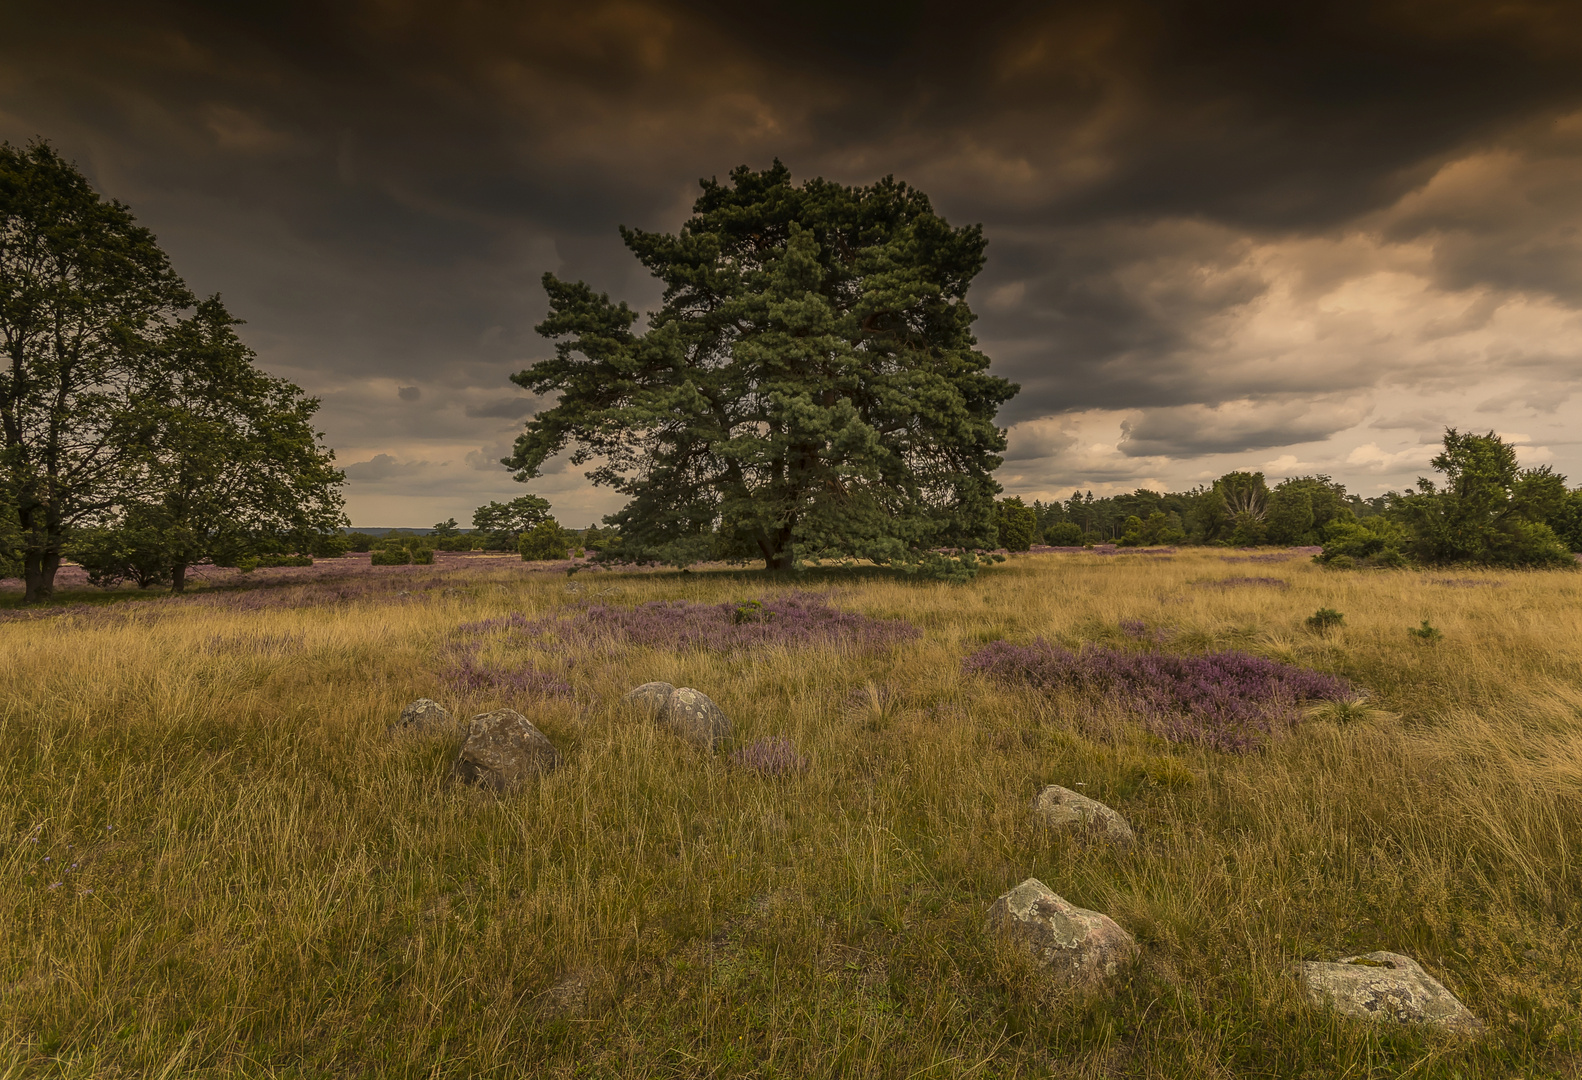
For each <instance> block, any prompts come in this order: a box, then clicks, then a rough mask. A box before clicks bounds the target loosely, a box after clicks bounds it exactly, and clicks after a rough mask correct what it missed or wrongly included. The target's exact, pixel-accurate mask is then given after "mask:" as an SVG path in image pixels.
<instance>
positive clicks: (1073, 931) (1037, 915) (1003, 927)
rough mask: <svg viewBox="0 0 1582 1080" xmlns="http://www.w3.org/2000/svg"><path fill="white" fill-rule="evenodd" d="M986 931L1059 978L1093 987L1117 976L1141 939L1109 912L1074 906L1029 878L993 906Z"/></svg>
mask: <svg viewBox="0 0 1582 1080" xmlns="http://www.w3.org/2000/svg"><path fill="white" fill-rule="evenodd" d="M987 929H988V931H989V932H991V933H998V934H1002V935H1004V936H1005V937H1007V938H1009V939H1010V940H1011V941H1013V942H1015V943H1016V944H1017V945H1018V946H1019V947H1021V948H1022V949H1025V950H1026V951H1027V952H1028V954H1029V955H1031V956H1032V957H1033V959H1034V960H1036V961H1037V962H1038V963H1039V964H1041V965H1042V966H1043V967H1044V969H1045V970H1046V971H1047V972H1048V973H1049V974H1050V976H1051V977H1052V978H1053V979H1054V981H1055V982H1056V983H1057V984H1058V985H1061V986H1063V987H1067V988H1070V989H1074V990H1080V989H1091V988H1093V987H1095V986H1097V985H1099V984H1101V983H1103V982H1104V981H1105V980H1107V979H1109V978H1111V977H1113V976H1114V975H1116V974H1117V973H1118V972H1119V971H1120V970H1121V968H1122V967H1123V966H1124V965H1125V964H1126V963H1127V962H1128V961H1129V960H1130V959H1131V958H1132V957H1133V956H1134V955H1135V954H1136V952H1137V942H1136V941H1135V940H1133V938H1132V936H1131V935H1130V934H1128V933H1127V932H1126V931H1125V930H1122V929H1121V928H1120V927H1119V926H1117V925H1116V924H1115V921H1114V920H1113V919H1111V918H1110V917H1109V916H1108V915H1103V914H1100V913H1099V912H1097V911H1088V910H1086V909H1085V908H1079V907H1074V906H1072V905H1071V904H1068V903H1066V901H1065V900H1064V899H1062V898H1061V897H1059V896H1057V895H1055V893H1054V891H1053V890H1051V889H1050V888H1049V886H1047V885H1045V884H1044V883H1043V882H1042V881H1039V880H1038V879H1037V878H1028V879H1027V880H1026V881H1024V882H1022V883H1021V884H1020V885H1018V886H1017V887H1016V888H1014V889H1012V890H1011V891H1010V892H1008V893H1006V894H1005V895H1004V896H1002V897H1000V898H999V899H998V900H996V901H995V902H994V905H993V906H992V907H990V908H989V918H988V924H987Z"/></svg>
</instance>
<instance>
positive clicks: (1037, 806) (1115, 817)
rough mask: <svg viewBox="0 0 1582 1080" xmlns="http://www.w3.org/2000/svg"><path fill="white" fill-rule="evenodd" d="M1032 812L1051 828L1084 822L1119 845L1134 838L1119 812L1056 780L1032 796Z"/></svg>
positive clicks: (1128, 843) (1124, 844)
mask: <svg viewBox="0 0 1582 1080" xmlns="http://www.w3.org/2000/svg"><path fill="white" fill-rule="evenodd" d="M1033 813H1035V814H1037V815H1038V818H1039V820H1041V821H1042V822H1043V823H1044V824H1045V825H1048V826H1050V827H1051V828H1063V827H1065V826H1068V825H1077V826H1087V827H1088V828H1091V829H1093V830H1095V831H1097V832H1099V833H1102V834H1103V835H1104V836H1105V838H1106V839H1108V840H1109V841H1110V842H1111V843H1113V844H1116V845H1118V846H1120V847H1130V846H1131V844H1132V841H1133V840H1134V839H1136V838H1135V837H1134V836H1132V827H1131V826H1130V825H1128V824H1127V823H1126V819H1125V818H1123V817H1121V815H1120V814H1118V813H1116V812H1115V811H1114V810H1111V809H1110V808H1109V807H1108V806H1105V805H1104V804H1103V803H1101V802H1099V801H1098V800H1096V799H1090V798H1088V797H1087V796H1086V795H1081V794H1078V793H1077V792H1075V791H1072V790H1071V789H1070V788H1063V787H1061V786H1060V785H1059V784H1050V785H1049V786H1048V787H1046V788H1045V789H1044V790H1043V791H1040V792H1039V793H1038V797H1037V798H1035V799H1034V800H1033Z"/></svg>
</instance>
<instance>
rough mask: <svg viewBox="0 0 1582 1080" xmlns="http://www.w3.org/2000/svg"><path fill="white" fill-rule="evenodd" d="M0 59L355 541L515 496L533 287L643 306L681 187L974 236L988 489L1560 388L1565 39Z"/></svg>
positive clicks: (1138, 27)
mask: <svg viewBox="0 0 1582 1080" xmlns="http://www.w3.org/2000/svg"><path fill="white" fill-rule="evenodd" d="M7 31H8V32H7V34H6V35H5V36H4V37H3V38H0V135H4V137H6V138H9V139H11V140H13V141H18V140H25V139H28V138H30V137H33V136H35V135H42V136H45V137H48V138H50V139H51V140H52V141H54V142H55V143H56V145H58V146H59V147H60V148H61V149H62V150H63V151H64V152H65V153H67V154H68V155H69V156H71V157H73V158H74V159H75V160H77V161H78V162H79V164H80V165H82V167H83V168H84V170H85V171H86V172H88V173H89V175H90V176H91V177H92V178H93V179H94V180H95V182H96V183H98V184H99V185H100V187H101V188H103V189H104V190H105V191H106V192H108V193H109V194H112V195H114V196H116V197H119V198H121V199H123V200H125V201H127V202H129V203H131V204H132V206H133V208H134V210H135V211H136V212H137V213H138V214H139V216H140V217H141V218H142V219H143V220H144V221H145V222H146V223H148V224H149V225H151V226H152V227H153V228H154V229H155V230H156V231H157V232H158V234H159V235H160V238H161V241H162V242H163V243H164V244H165V245H166V247H167V248H168V249H169V250H170V251H171V253H172V255H173V257H174V258H175V260H176V263H177V266H178V269H180V270H181V271H182V273H183V274H184V275H185V276H186V277H187V278H188V280H189V282H190V283H191V284H192V285H193V287H194V288H196V289H198V290H200V291H203V292H212V291H219V292H222V293H223V294H224V295H225V296H226V299H227V301H228V303H230V304H231V306H232V307H233V309H234V310H235V311H236V312H237V314H238V315H240V316H242V317H244V318H246V319H248V320H249V326H248V327H247V329H246V333H247V335H248V340H249V341H250V342H251V343H252V344H253V345H254V346H255V348H257V349H258V351H259V353H260V355H261V357H262V358H263V360H264V362H265V363H266V365H267V366H269V367H271V368H272V369H273V370H277V371H280V372H282V373H284V374H287V375H290V376H291V377H293V378H295V379H297V380H298V381H300V382H302V383H303V384H304V385H305V386H306V387H308V389H310V390H311V391H313V392H315V393H318V394H320V395H321V396H322V397H323V399H324V402H325V408H324V412H323V413H322V418H323V423H324V426H325V427H326V429H327V431H328V432H329V436H330V440H331V442H332V443H333V444H335V445H337V446H340V447H342V448H343V449H344V450H345V453H344V454H343V458H344V459H345V460H348V461H353V462H356V463H359V464H357V465H356V466H355V467H354V470H353V483H352V485H351V488H350V492H351V494H352V496H353V497H354V506H355V505H356V504H355V500H356V498H357V497H359V496H358V493H359V492H371V493H372V492H376V491H377V492H383V493H384V494H383V495H381V497H388V498H395V497H397V495H398V494H399V491H401V490H407V491H412V492H418V491H420V490H421V491H422V492H423V493H424V498H425V499H430V500H431V501H432V498H434V497H437V495H436V493H443V492H444V491H446V490H447V484H451V483H452V481H450V480H448V479H446V476H447V475H448V474H446V473H445V467H442V466H441V465H440V464H439V463H441V462H449V463H451V464H450V465H448V466H446V467H448V468H449V469H450V472H451V473H452V474H457V475H461V474H465V475H466V476H468V477H469V478H476V479H469V481H468V483H469V484H477V483H481V484H487V483H491V482H492V483H496V484H497V488H498V497H504V496H507V495H509V494H511V493H512V485H511V483H510V481H509V479H508V478H507V475H506V473H505V471H504V470H503V469H501V470H500V471H499V473H498V474H492V473H491V472H490V471H489V470H490V469H491V468H492V465H491V464H490V462H491V461H492V460H493V459H495V458H497V457H498V456H499V454H498V453H496V451H497V450H499V448H500V447H508V446H509V442H510V438H511V436H512V433H513V432H514V431H515V430H517V429H518V428H519V426H520V421H521V419H522V418H523V417H525V416H526V415H528V414H529V413H530V411H531V410H532V409H534V408H536V407H538V405H539V403H538V402H537V401H536V400H533V399H525V398H523V397H521V396H520V395H518V394H516V393H515V392H514V391H513V389H512V387H511V386H510V384H509V383H508V381H507V377H508V376H509V374H510V373H512V372H513V371H516V370H519V369H520V368H521V367H522V366H524V365H525V364H526V363H528V362H530V361H531V360H532V359H534V358H536V357H539V356H543V355H545V353H546V351H547V344H546V343H545V342H543V341H542V340H541V339H539V338H538V337H536V335H535V334H534V333H533V330H532V327H533V324H534V322H535V321H537V319H538V318H539V317H540V316H541V315H542V312H543V300H542V292H541V289H540V287H539V284H538V279H539V276H540V275H541V274H542V273H543V272H544V271H546V270H547V271H554V272H556V273H559V274H562V275H563V276H567V277H578V278H584V279H586V280H588V281H589V282H590V283H591V284H593V285H594V286H595V287H596V288H599V289H601V290H608V291H610V292H611V293H612V294H614V295H617V296H620V297H622V298H625V299H627V300H629V301H630V302H632V303H633V304H634V305H636V306H638V307H640V308H641V307H645V306H651V305H652V304H653V303H655V302H656V300H657V290H656V289H655V287H654V286H653V284H652V283H651V282H650V281H649V280H647V279H646V277H645V276H644V275H642V273H641V272H640V270H639V268H637V267H636V265H635V263H634V261H633V260H631V258H630V257H629V256H628V255H627V254H626V253H625V252H624V250H623V249H622V248H621V245H620V242H619V239H618V237H617V236H616V234H615V228H614V227H615V225H616V224H617V223H625V224H631V225H636V226H640V227H644V228H661V229H673V228H674V227H675V226H676V225H677V224H679V222H680V221H681V220H682V219H683V217H684V215H685V211H686V208H687V206H688V204H689V202H690V199H691V197H692V192H694V191H695V182H696V179H697V178H698V177H699V176H708V175H723V174H724V173H725V172H727V171H728V170H729V169H730V168H731V167H733V166H735V165H737V164H740V163H743V162H747V163H751V164H753V165H755V166H759V167H761V166H765V165H767V164H768V162H769V161H770V159H771V158H773V157H775V156H779V157H781V158H783V159H784V160H785V161H786V162H787V163H788V164H789V165H791V167H792V169H793V171H794V172H795V174H796V175H797V176H798V177H807V176H811V175H814V174H821V175H825V176H828V177H830V178H832V179H838V180H841V181H844V182H850V183H862V182H869V181H872V180H873V179H875V178H877V177H879V176H881V175H884V174H887V173H894V174H896V175H899V176H901V177H903V178H905V179H908V180H910V181H912V182H914V183H916V184H917V185H919V186H920V187H922V188H923V189H924V190H926V191H928V192H929V193H930V195H931V196H932V197H933V198H934V201H935V203H936V205H937V206H938V207H939V208H940V209H941V211H942V212H944V213H945V214H946V215H947V216H948V217H949V218H950V219H951V220H952V221H955V222H957V223H966V222H982V223H983V224H984V226H985V228H986V231H987V234H988V236H989V239H990V249H989V251H990V257H989V264H988V267H987V268H986V270H985V272H984V275H983V277H982V278H981V279H980V282H979V283H978V285H977V286H976V287H975V288H974V292H973V296H972V299H973V303H974V307H975V310H977V311H978V312H979V314H980V316H981V321H980V323H979V335H980V338H981V339H982V342H983V344H984V348H985V350H986V351H987V352H988V353H989V354H990V355H991V356H992V357H994V358H995V361H996V370H998V371H1000V372H1002V373H1003V374H1005V375H1007V376H1008V377H1010V378H1012V379H1014V380H1016V381H1017V382H1019V383H1020V384H1021V385H1022V387H1023V390H1022V393H1021V394H1020V396H1018V397H1017V398H1016V399H1014V400H1013V401H1012V402H1011V403H1010V405H1009V406H1008V407H1007V410H1006V411H1005V413H1004V414H1003V415H1002V422H1003V423H1007V424H1027V423H1035V422H1036V423H1041V424H1043V426H1042V427H1039V428H1037V429H1036V430H1034V429H1032V428H1029V429H1028V430H1027V431H1025V432H1022V433H1021V434H1020V436H1018V435H1016V433H1015V432H1013V447H1014V448H1015V449H1013V453H1016V454H1020V455H1022V458H1018V459H1017V460H1022V459H1023V458H1026V459H1028V460H1031V459H1034V458H1041V459H1049V460H1057V459H1059V458H1060V457H1061V456H1062V455H1067V454H1072V453H1076V452H1077V450H1076V449H1074V448H1075V447H1077V446H1078V444H1079V443H1080V444H1081V445H1086V442H1084V441H1083V440H1078V439H1077V437H1076V436H1075V435H1073V434H1072V433H1071V430H1068V428H1067V427H1064V426H1062V425H1061V423H1055V422H1054V420H1051V421H1050V423H1044V421H1042V420H1040V418H1054V419H1058V418H1060V417H1063V416H1073V415H1076V414H1078V413H1084V412H1090V413H1091V412H1094V411H1095V410H1096V411H1097V412H1098V413H1103V412H1105V411H1108V412H1110V413H1114V414H1115V415H1116V417H1118V419H1117V420H1116V424H1119V423H1122V422H1124V424H1125V427H1124V429H1122V428H1119V427H1116V428H1115V430H1116V431H1117V432H1119V434H1118V435H1112V436H1110V438H1111V439H1112V440H1113V441H1112V443H1111V447H1112V449H1113V451H1114V454H1113V460H1111V459H1105V460H1104V461H1103V462H1100V461H1099V460H1098V459H1096V458H1094V459H1092V460H1091V461H1090V462H1089V463H1088V464H1086V465H1083V466H1082V468H1084V469H1086V470H1087V475H1089V476H1095V477H1097V476H1103V477H1109V476H1111V475H1120V474H1122V473H1124V471H1125V469H1127V468H1129V467H1132V466H1131V465H1128V461H1135V459H1139V458H1149V459H1150V467H1152V465H1153V464H1157V462H1155V461H1153V460H1152V459H1160V460H1164V459H1179V460H1180V461H1183V462H1185V461H1189V460H1193V459H1196V458H1199V457H1204V456H1211V455H1213V454H1217V453H1235V452H1243V451H1251V450H1254V449H1265V448H1275V447H1281V446H1289V445H1295V444H1298V443H1304V442H1312V441H1315V440H1322V439H1324V438H1326V437H1329V436H1331V435H1334V434H1335V433H1337V432H1342V431H1344V430H1348V429H1349V427H1350V426H1354V425H1356V424H1358V423H1360V422H1361V421H1362V420H1363V419H1365V418H1366V416H1368V415H1370V409H1371V408H1372V406H1371V405H1370V404H1369V401H1370V400H1371V399H1370V398H1368V395H1370V394H1371V395H1374V396H1375V397H1377V396H1379V395H1384V396H1389V395H1391V394H1393V395H1396V397H1400V396H1402V395H1405V396H1407V397H1410V396H1413V395H1416V396H1419V397H1421V396H1422V395H1432V394H1445V393H1448V392H1449V391H1448V390H1447V388H1450V387H1455V386H1460V385H1465V384H1467V383H1468V382H1469V381H1470V382H1479V381H1483V382H1492V381H1498V380H1496V379H1495V378H1494V375H1495V374H1498V375H1499V376H1500V378H1501V379H1505V376H1506V375H1509V376H1510V378H1509V379H1505V381H1504V382H1501V383H1500V385H1498V386H1491V388H1490V389H1489V390H1488V391H1487V392H1484V393H1480V394H1478V395H1477V396H1476V397H1475V399H1473V400H1472V401H1471V403H1470V404H1469V405H1468V406H1467V407H1471V405H1473V404H1477V403H1485V404H1488V405H1489V407H1491V408H1497V409H1504V410H1506V411H1509V410H1522V409H1527V410H1541V409H1542V407H1543V406H1545V405H1548V406H1549V407H1550V409H1551V411H1552V410H1553V408H1554V407H1555V403H1556V402H1559V401H1565V400H1567V394H1568V391H1565V390H1559V391H1556V390H1553V389H1550V390H1545V389H1544V387H1545V386H1546V384H1554V383H1555V382H1556V380H1557V379H1558V380H1560V381H1561V382H1566V381H1567V380H1573V381H1574V380H1575V379H1576V377H1577V367H1578V357H1577V355H1576V352H1575V348H1574V345H1573V346H1572V347H1568V346H1567V345H1566V342H1567V340H1568V337H1567V335H1568V334H1570V333H1571V332H1572V329H1573V327H1572V324H1568V323H1567V322H1566V319H1567V318H1569V317H1570V316H1569V315H1568V314H1567V313H1568V312H1569V313H1572V314H1574V313H1575V311H1576V309H1577V308H1578V307H1579V306H1582V240H1579V233H1578V231H1577V230H1578V228H1579V226H1582V196H1579V195H1578V192H1579V191H1582V183H1579V181H1582V122H1579V120H1578V117H1579V116H1582V112H1579V110H1582V18H1579V17H1578V16H1577V14H1576V9H1575V7H1574V5H1572V4H1570V3H1561V2H1554V3H1542V2H1532V3H1524V4H1519V5H1489V4H1486V3H1481V2H1472V0H1467V2H1459V0H1458V2H1450V0H1441V2H1434V0H1410V2H1409V0H1397V2H1375V3H1350V4H1334V3H1327V4H1326V3H1313V4H1305V5H1301V6H1300V7H1295V6H1291V5H1271V4H1267V3H1262V2H1259V3H1253V2H1245V3H1204V2H1192V3H1188V2H1185V0H1182V2H1179V3H1141V2H1138V3H1130V4H1128V3H1106V4H1099V3H1093V2H1088V3H1055V4H1047V3H1045V4H1024V3H1004V2H1002V3H987V4H984V3H980V4H974V5H963V4H945V3H921V4H920V3H908V2H904V0H884V2H878V3H874V4H867V5H853V4H838V3H833V2H830V0H798V2H793V0H774V2H769V3H764V4H756V5H743V4H739V3H725V2H724V0H690V2H681V0H677V2H669V3H666V2H642V0H611V2H607V0H589V2H587V3H583V4H576V5H569V4H567V5H519V4H504V3H493V4H491V3H468V4H438V3H418V2H412V0H367V2H363V3H337V4H313V5H308V4H273V5H267V6H266V5H262V4H232V5H203V4H163V5H162V4H140V5H136V6H132V5H109V4H103V5H97V4H92V3H85V4H74V5H70V6H69V9H68V6H65V5H61V6H58V7H56V8H45V7H44V6H42V5H38V6H36V7H35V8H34V9H33V10H30V11H27V12H25V13H22V14H20V15H17V14H13V15H12V16H10V17H9V18H8V23H7ZM1358 282H1367V283H1368V284H1367V285H1365V286H1364V285H1356V286H1355V287H1353V283H1358ZM1412 283H1415V284H1412ZM1348 288H1350V289H1351V291H1350V292H1348V291H1347V290H1348ZM1413 289H1419V290H1420V292H1417V293H1414V292H1413V291H1412V290H1413ZM1337 297H1338V298H1339V299H1338V300H1337V299H1336V298H1337ZM1463 298H1464V302H1463ZM1370 305H1373V306H1372V307H1370ZM1569 340H1571V341H1572V342H1574V341H1575V338H1574V337H1572V338H1569ZM1459 407H1461V406H1457V405H1455V404H1454V403H1445V402H1440V403H1437V404H1434V405H1433V406H1431V407H1429V406H1423V405H1421V404H1420V403H1414V402H1411V401H1406V400H1402V401H1399V402H1397V403H1396V404H1395V405H1392V406H1391V407H1390V408H1388V409H1385V410H1384V411H1385V412H1387V413H1388V414H1390V415H1395V416H1405V415H1418V414H1422V415H1426V414H1428V413H1433V414H1434V415H1436V416H1437V415H1442V414H1444V413H1446V412H1454V410H1455V409H1456V408H1459ZM1122 413H1124V417H1122V416H1121V414H1122ZM1095 415H1097V413H1095ZM1375 427H1377V425H1375ZM1390 430H1393V429H1390ZM1381 437H1382V436H1381ZM1369 445H1370V446H1372V445H1373V444H1369ZM1374 449H1375V450H1378V448H1377V447H1374ZM1369 453H1370V454H1371V453H1372V451H1369ZM1391 453H1393V452H1391ZM1365 456H1366V455H1365ZM1358 460H1359V461H1360V460H1362V459H1361V458H1359V459H1358ZM1367 460H1369V461H1373V460H1377V461H1388V460H1393V459H1392V458H1391V456H1390V453H1387V452H1385V451H1382V450H1378V453H1377V454H1376V455H1374V456H1372V457H1367ZM376 462H385V464H380V465H375V463H376ZM401 462H408V463H411V462H417V463H418V466H413V467H412V468H410V469H407V471H406V472H405V473H401V472H399V469H400V468H406V466H401V465H400V463H401ZM430 462H433V463H434V464H432V465H431V464H429V463H430ZM419 466H421V468H420V467H419ZM1076 467H1077V466H1075V465H1073V466H1072V468H1076ZM1382 467H1383V466H1381V468H1382ZM391 470H397V471H391ZM423 470H427V472H424V471H423ZM376 474H377V475H376ZM1043 475H1047V476H1050V477H1055V478H1064V479H1072V480H1074V478H1075V477H1076V476H1077V474H1075V473H1069V472H1062V470H1061V469H1059V468H1055V467H1053V466H1051V467H1050V468H1049V469H1046V470H1044V473H1043ZM422 476H429V477H430V480H429V481H421V480H420V477H422ZM490 476H495V480H493V481H491V480H490V479H489V477H490ZM403 477H405V480H403ZM401 482H404V483H406V484H407V485H408V486H407V487H406V488H398V487H396V486H392V485H396V484H398V483H401ZM567 482H568V483H569V482H570V481H569V480H568V481H567ZM1051 482H1054V480H1051ZM423 483H431V487H429V488H424V487H422V484H423ZM377 485H386V486H385V487H377ZM565 490H566V491H568V492H569V491H571V489H570V488H566V489H565ZM476 494H477V491H476V490H475V489H474V488H468V489H467V494H466V498H472V497H474V495H476ZM455 497H456V498H457V499H461V498H462V496H461V495H459V494H458V495H456V496H455ZM567 497H568V498H569V497H570V496H569V495H568V496H567ZM595 501H596V500H595ZM585 502H586V505H588V506H592V505H593V502H592V501H586V500H585ZM379 505H381V506H392V507H393V506H394V505H395V504H393V503H388V502H387V503H382V504H379ZM557 505H558V504H557ZM579 505H581V504H579ZM439 516H444V515H443V514H440V515H439ZM456 516H461V513H460V512H458V513H457V515H456ZM419 517H420V518H421V519H422V520H427V518H426V517H424V516H423V515H419Z"/></svg>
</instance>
